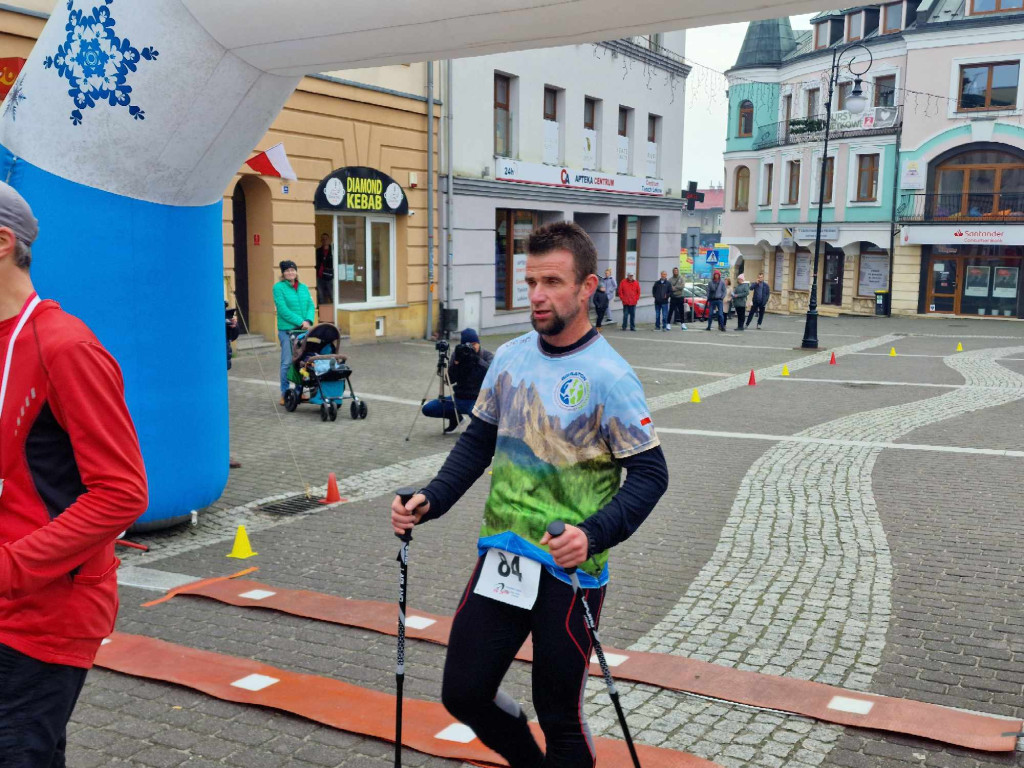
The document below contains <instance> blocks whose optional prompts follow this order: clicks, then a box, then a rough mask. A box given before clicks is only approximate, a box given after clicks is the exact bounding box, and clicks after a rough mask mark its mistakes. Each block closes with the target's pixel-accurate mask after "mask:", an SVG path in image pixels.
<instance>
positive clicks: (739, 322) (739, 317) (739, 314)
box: [736, 307, 754, 331]
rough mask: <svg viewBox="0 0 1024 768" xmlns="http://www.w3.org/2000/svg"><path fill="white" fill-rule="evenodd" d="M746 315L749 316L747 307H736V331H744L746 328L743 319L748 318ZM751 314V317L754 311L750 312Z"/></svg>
mask: <svg viewBox="0 0 1024 768" xmlns="http://www.w3.org/2000/svg"><path fill="white" fill-rule="evenodd" d="M746 314H747V308H746V307H736V330H737V331H742V330H743V329H744V328H745V327H746V326H744V325H743V318H744V317H745V316H746ZM750 314H751V315H753V314H754V310H753V309H751V310H750Z"/></svg>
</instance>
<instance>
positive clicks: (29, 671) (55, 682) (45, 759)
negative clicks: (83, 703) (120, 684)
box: [0, 645, 87, 768]
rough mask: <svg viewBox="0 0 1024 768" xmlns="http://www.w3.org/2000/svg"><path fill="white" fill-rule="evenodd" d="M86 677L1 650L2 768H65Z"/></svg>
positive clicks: (73, 669) (82, 671)
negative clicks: (71, 723)
mask: <svg viewBox="0 0 1024 768" xmlns="http://www.w3.org/2000/svg"><path fill="white" fill-rule="evenodd" d="M86 671H87V670H85V669H79V668H78V667H67V666H64V665H63V664H45V663H43V662H41V661H36V660H35V659H33V658H31V657H29V656H26V655H24V654H23V653H19V652H18V651H15V650H14V649H13V648H8V647H7V646H6V645H0V767H2V768H64V765H65V763H64V748H65V746H66V744H67V734H66V729H67V724H68V720H69V719H71V711H72V710H73V709H74V708H75V702H76V701H78V694H79V693H81V692H82V685H83V684H84V683H85V675H86Z"/></svg>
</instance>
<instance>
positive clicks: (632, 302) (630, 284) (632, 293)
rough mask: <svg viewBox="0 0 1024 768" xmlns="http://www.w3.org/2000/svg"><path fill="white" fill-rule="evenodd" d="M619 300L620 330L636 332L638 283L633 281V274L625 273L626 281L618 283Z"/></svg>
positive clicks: (638, 297) (638, 296) (638, 299)
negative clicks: (620, 307)
mask: <svg viewBox="0 0 1024 768" xmlns="http://www.w3.org/2000/svg"><path fill="white" fill-rule="evenodd" d="M619 300H620V301H621V302H622V330H626V321H627V320H628V321H629V330H631V331H635V330H636V303H637V302H638V301H640V283H638V282H637V281H636V280H634V279H633V273H632V272H627V273H626V279H625V280H623V281H622V282H621V283H619Z"/></svg>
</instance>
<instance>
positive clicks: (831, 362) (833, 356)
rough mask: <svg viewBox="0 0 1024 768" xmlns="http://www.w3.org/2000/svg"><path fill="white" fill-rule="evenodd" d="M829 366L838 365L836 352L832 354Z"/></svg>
mask: <svg viewBox="0 0 1024 768" xmlns="http://www.w3.org/2000/svg"><path fill="white" fill-rule="evenodd" d="M828 364H829V365H835V364H836V353H835V352H833V353H832V359H831V360H829V361H828Z"/></svg>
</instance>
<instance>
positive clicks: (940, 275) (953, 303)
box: [927, 256, 960, 314]
mask: <svg viewBox="0 0 1024 768" xmlns="http://www.w3.org/2000/svg"><path fill="white" fill-rule="evenodd" d="M958 262H959V260H958V259H951V258H946V257H942V256H932V257H931V261H930V263H929V265H928V291H927V293H928V311H929V312H938V313H945V314H958V313H959V312H960V297H959V296H958V294H957V286H958V285H959V282H960V281H959V275H958V274H957V267H958V266H959V263H958Z"/></svg>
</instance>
